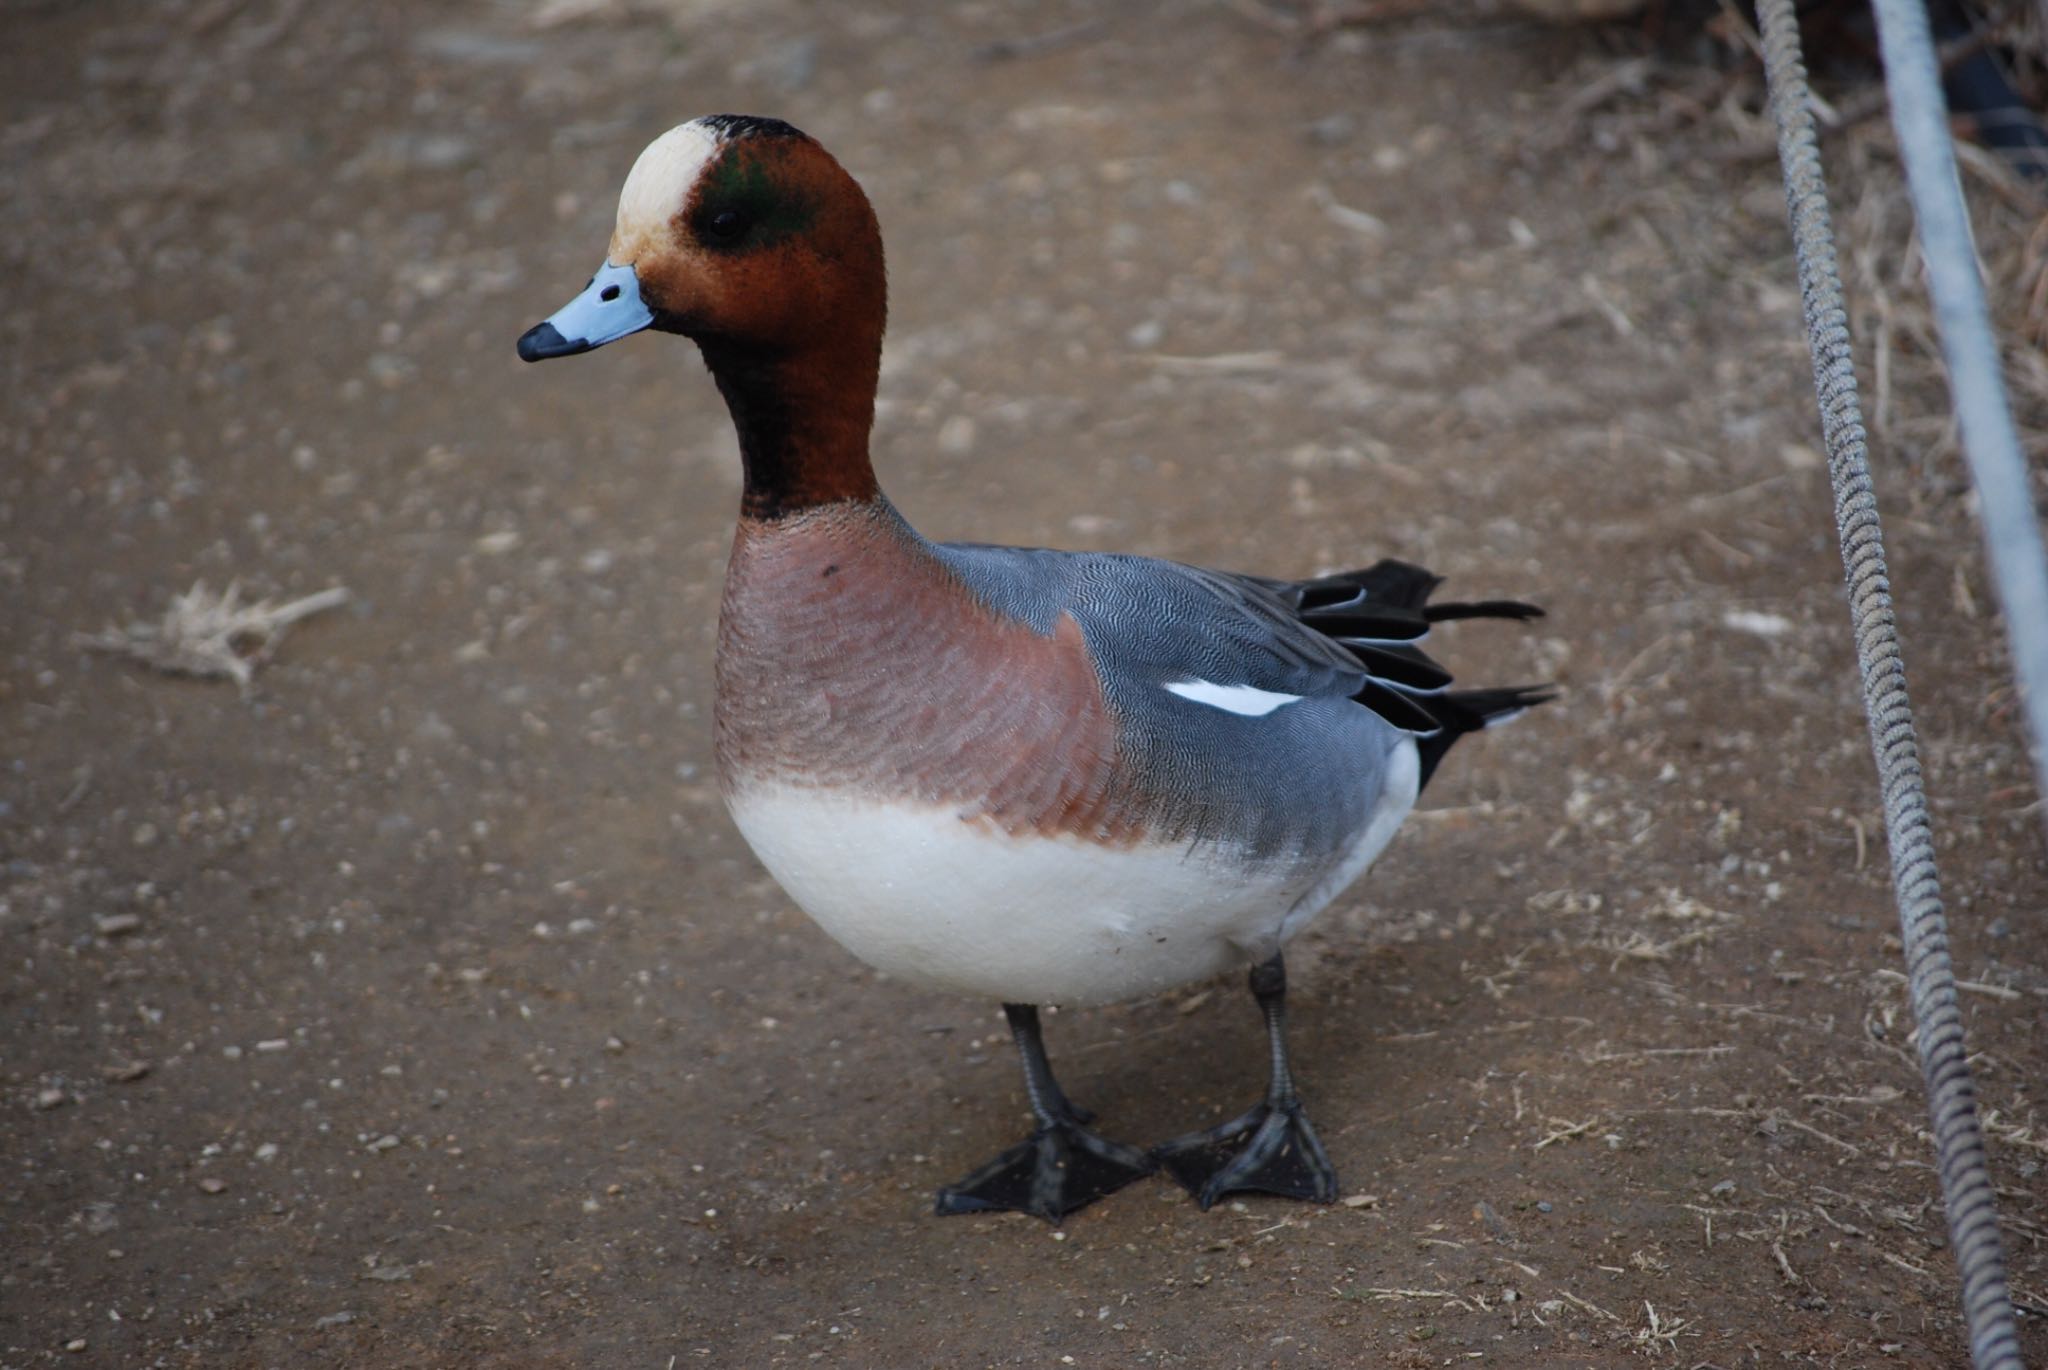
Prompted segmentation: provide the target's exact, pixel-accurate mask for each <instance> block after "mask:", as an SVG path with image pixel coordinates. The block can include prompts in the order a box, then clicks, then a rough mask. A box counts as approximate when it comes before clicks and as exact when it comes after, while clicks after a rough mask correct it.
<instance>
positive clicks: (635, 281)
mask: <svg viewBox="0 0 2048 1370" xmlns="http://www.w3.org/2000/svg"><path fill="white" fill-rule="evenodd" d="M653 322H654V311H653V310H651V309H649V308H648V307H647V304H646V302H645V301H643V300H642V299H641V298H640V278H639V277H637V276H635V275H634V274H633V268H632V267H630V266H613V265H612V264H611V263H610V262H606V263H605V264H604V265H603V266H601V267H599V268H598V269H597V274H596V275H595V276H592V277H591V278H590V284H589V285H586V286H584V287H583V290H582V293H581V294H579V295H577V297H576V298H575V299H573V300H571V301H569V303H567V304H565V305H563V306H562V307H561V308H560V309H558V310H556V311H555V312H554V313H553V314H552V315H550V316H549V317H548V319H547V320H546V322H544V323H537V324H535V325H534V326H533V327H531V328H529V329H527V330H526V332H525V333H523V334H521V335H520V338H519V359H520V360H521V361H529V362H538V361H546V360H547V359H548V358H549V357H573V356H574V355H576V354H577V353H578V352H588V351H589V350H590V349H591V348H593V347H603V346H604V345H605V344H606V343H608V342H617V341H618V340H619V339H620V338H623V337H625V336H626V335H627V334H629V333H638V332H639V331H640V330H641V329H643V328H646V327H647V326H648V325H650V324H652V323H653Z"/></svg>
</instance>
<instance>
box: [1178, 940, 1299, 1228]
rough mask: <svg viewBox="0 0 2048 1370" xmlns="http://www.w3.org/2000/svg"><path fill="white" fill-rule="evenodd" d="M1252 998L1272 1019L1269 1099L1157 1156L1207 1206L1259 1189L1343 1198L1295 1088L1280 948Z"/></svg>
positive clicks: (1260, 970)
mask: <svg viewBox="0 0 2048 1370" xmlns="http://www.w3.org/2000/svg"><path fill="white" fill-rule="evenodd" d="M1251 991H1252V997H1253V998H1254V999H1256V1000H1257V1001H1258V1005H1259V1012H1260V1014H1261V1015H1262V1016H1263V1017H1264V1018H1265V1020H1266V1046H1267V1049H1268V1051H1269V1053H1270V1055H1271V1058H1272V1068H1273V1079H1272V1083H1271V1084H1270V1085H1268V1086H1267V1088H1266V1099H1265V1102H1264V1103H1262V1104H1259V1105H1258V1106H1257V1107H1255V1108H1253V1109H1252V1110H1251V1111H1250V1112H1248V1113H1246V1114H1244V1115H1243V1116H1241V1117H1237V1118H1233V1119H1231V1120H1230V1121H1229V1122H1227V1123H1223V1124H1221V1125H1219V1126H1217V1127H1212V1128H1209V1129H1208V1130H1207V1131H1204V1132H1191V1133H1189V1134H1188V1135H1187V1136H1185V1137H1176V1138H1174V1139H1173V1140H1172V1141H1170V1142H1166V1143H1164V1144H1163V1145H1160V1146H1156V1147H1154V1148H1152V1156H1153V1159H1155V1160H1157V1161H1158V1162H1159V1163H1160V1165H1162V1166H1164V1167H1165V1168H1166V1173H1167V1174H1169V1175H1171V1176H1173V1178H1174V1179H1175V1180H1178V1181H1179V1182H1180V1184H1181V1187H1182V1188H1184V1189H1186V1190H1187V1191H1188V1193H1190V1194H1192V1195H1194V1196H1195V1202H1196V1203H1199V1204H1200V1205H1201V1206H1202V1207H1203V1208H1205V1209H1206V1208H1208V1207H1209V1206H1210V1205H1212V1204H1214V1203H1215V1202H1216V1201H1217V1200H1218V1199H1220V1198H1222V1197H1223V1196H1224V1195H1225V1194H1234V1193H1239V1192H1245V1191H1252V1192H1257V1193H1261V1194H1278V1195H1281V1196H1282V1197H1284V1198H1289V1199H1307V1200H1309V1201H1311V1202H1313V1203H1325V1204H1326V1203H1332V1202H1334V1201H1335V1200H1336V1198H1337V1172H1336V1170H1335V1168H1333V1167H1332V1166H1331V1165H1330V1158H1329V1157H1328V1156H1327V1155H1325V1154H1324V1152H1323V1144H1322V1142H1321V1141H1320V1140H1319V1139H1318V1138H1317V1137H1316V1130H1315V1129H1314V1128H1313V1127H1311V1126H1310V1125H1309V1121H1308V1114H1307V1113H1306V1112H1305V1111H1303V1109H1302V1106H1301V1096H1300V1095H1299V1094H1297V1093H1295V1090H1294V1072H1293V1069H1292V1068H1291V1067H1290V1066H1289V1064H1288V1060H1287V967H1286V965H1285V964H1284V963H1283V962H1282V961H1281V959H1280V956H1279V954H1278V953H1275V954H1274V956H1273V958H1272V959H1271V960H1269V961H1264V962H1261V963H1260V964H1259V965H1256V966H1254V967H1252V973H1251Z"/></svg>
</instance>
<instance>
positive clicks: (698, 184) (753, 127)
mask: <svg viewBox="0 0 2048 1370" xmlns="http://www.w3.org/2000/svg"><path fill="white" fill-rule="evenodd" d="M885 301H886V291H885V286H884V279H883V268H882V236H881V231H880V229H879V228H878V227H877V226H876V223H875V213H874V210H873V209H872V208H871V207H870V206H869V204H868V199H867V196H866V195H864V194H863V193H862V192H861V189H860V186H859V185H858V184H857V183H856V182H855V181H854V179H853V177H851V176H849V175H848V174H847V173H846V170H845V169H844V168H843V167H841V166H840V165H839V163H838V162H837V161H835V160H834V159H833V157H832V154H831V153H829V152H827V151H825V149H824V148H822V147H820V146H819V145H818V144H817V143H816V142H815V141H813V140H812V139H811V138H809V137H808V136H806V135H805V134H803V133H800V132H798V131H797V130H796V129H794V128H792V127H790V126H789V125H788V124H785V123H783V122H782V121H781V120H779V119H762V118H756V117H753V116H750V115H736V114H712V115H706V116H705V117H703V118H701V119H692V120H691V121H690V122H689V123H686V124H679V125H677V126H676V127H675V128H672V129H670V130H669V131H668V132H667V133H664V134H662V135H661V136H660V137H659V138H657V139H655V140H654V141H653V142H652V143H650V144H648V146H647V149H646V150H645V151H644V152H642V153H641V154H640V157H639V160H638V161H636V162H634V163H633V170H632V172H631V173H630V174H628V176H627V177H626V185H625V189H624V190H622V191H621V192H620V194H619V215H618V221H617V225H616V227H615V228H614V229H613V230H612V241H611V249H610V251H609V252H607V253H606V254H605V262H604V265H603V266H601V267H600V268H599V269H598V272H597V274H596V275H594V276H592V277H591V278H590V281H589V283H588V284H587V285H585V286H584V288H583V291H582V293H581V294H579V295H577V296H576V298H575V299H573V300H571V301H569V303H568V304H566V305H564V306H563V307H562V308H561V309H559V310H557V311H556V312H555V314H554V315H553V316H552V317H550V318H549V319H548V320H547V321H546V322H545V323H540V324H536V325H534V326H533V327H532V328H530V329H528V330H527V331H526V333H525V335H524V336H522V337H521V338H520V339H519V355H520V357H521V358H523V359H524V360H526V361H530V362H537V361H543V360H545V359H547V358H550V357H566V356H571V355H573V354H575V353H578V352H588V351H590V350H591V349H592V348H594V347H602V346H603V345H604V344H606V343H608V342H615V341H617V340H618V339H620V338H623V337H626V336H627V335H629V334H632V333H637V332H639V331H640V330H642V329H645V328H653V329H659V330H662V331H666V332H671V333H683V334H687V335H688V336H690V337H692V338H694V339H696V340H697V341H698V342H699V343H700V344H702V345H703V346H704V348H705V351H706V355H707V357H709V356H711V355H712V353H713V350H714V349H718V350H721V351H728V352H738V353H740V354H743V355H747V356H751V357H756V358H760V359H763V360H768V359H773V358H777V357H787V356H789V355H791V354H794V353H807V352H818V351H825V350H829V351H832V352H834V353H836V354H838V356H839V357H840V358H841V359H845V358H846V354H847V353H848V352H849V351H850V352H851V353H852V354H853V356H854V357H855V358H857V359H858V360H859V363H860V364H862V365H863V369H865V366H866V365H870V364H873V363H876V362H878V361H879V358H880V353H881V338H882V322H883V316H884V311H885V309H886V302H885ZM713 364H714V369H716V368H717V360H716V359H715V358H714V359H713Z"/></svg>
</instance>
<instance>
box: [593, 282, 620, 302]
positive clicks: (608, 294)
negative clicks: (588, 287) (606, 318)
mask: <svg viewBox="0 0 2048 1370" xmlns="http://www.w3.org/2000/svg"><path fill="white" fill-rule="evenodd" d="M597 298H599V299H600V300H603V301H604V302H605V303H606V304H610V303H611V302H612V301H613V300H616V299H617V298H619V288H618V287H617V286H615V285H608V286H606V287H605V288H604V289H602V290H600V291H598V292H597Z"/></svg>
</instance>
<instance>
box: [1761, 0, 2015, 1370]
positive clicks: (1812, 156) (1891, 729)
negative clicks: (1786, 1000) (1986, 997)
mask: <svg viewBox="0 0 2048 1370" xmlns="http://www.w3.org/2000/svg"><path fill="white" fill-rule="evenodd" d="M1916 2H1917V0H1916ZM1792 6H1793V0H1760V3H1759V5H1758V11H1759V18H1760V19H1761V20H1762V27H1763V39H1764V64H1765V69H1766V71H1767V73H1768V75H1769V79H1770V92H1771V114H1772V117H1773V118H1774V119H1775V120H1776V121H1777V125H1778V157H1779V160H1780V162H1781V163H1782V165H1783V167H1784V173H1785V201H1786V206H1787V208H1788V210H1789V211H1790V217H1791V222H1792V239H1793V244H1794V246H1795V248H1796V249H1797V252H1798V257H1799V288H1800V293H1801V294H1802V296H1803V297H1804V298H1805V301H1806V331H1807V341H1808V344H1809V345H1810V347H1811V350H1812V354H1813V379H1814V388H1815V390H1816V391H1817V392H1818V393H1819V397H1820V421H1821V432H1822V434H1823V436H1824V437H1825V438H1826V440H1827V449H1828V474H1829V476H1830V477H1831V479H1832V480H1833V482H1834V491H1835V527H1836V531H1837V532H1838V533H1839V535H1840V537H1841V544H1842V565H1843V568H1844V570H1845V572H1846V574H1847V578H1848V584H1849V607H1850V613H1851V617H1852V619H1853V621H1854V624H1855V630H1856V659H1857V662H1858V664H1859V665H1860V666H1861V668H1862V673H1863V707H1864V712H1865V714H1866V715H1867V716H1868V718H1869V720H1870V745H1871V750H1872V751H1873V752H1874V753H1875V754H1876V757H1877V770H1878V777H1879V781H1880V783H1881V785H1882V787H1883V790H1884V820H1885V835H1886V840H1887V842H1888V844H1889V845H1890V847H1891V855H1892V890H1893V894H1894V896H1895V898H1896V899H1897V901H1898V906H1899V925H1900V928H1901V931H1902V932H1903V934H1904V938H1905V950H1906V967H1907V970H1908V972H1909V976H1908V982H1909V985H1910V992H1911V996H1912V1000H1913V1015H1914V1018H1915V1019H1916V1021H1917V1022H1918V1023H1919V1029H1920V1031H1919V1043H1920V1073H1921V1076H1922V1078H1923V1080H1924V1081H1925V1083H1926V1088H1927V1099H1928V1108H1929V1111H1930V1113H1931V1114H1932V1116H1933V1119H1934V1146H1935V1158H1936V1165H1937V1168H1938V1170H1939V1173H1940V1176H1941V1190H1942V1198H1943V1201H1944V1203H1945V1205H1946V1207H1947V1210H1948V1227H1949V1240H1950V1243H1951V1245H1952V1246H1953V1247H1954V1250H1955V1257H1956V1265H1957V1266H1958V1268H1959V1269H1960V1270H1961V1272H1962V1280H1963V1315H1964V1318H1965V1319H1966V1320H1967V1322H1968V1325H1969V1334H1970V1354H1971V1356H1972V1358H1973V1359H1974V1361H1975V1363H1976V1365H1977V1366H1978V1367H1980V1370H1986V1368H1988V1367H1998V1370H2007V1367H2011V1370H2018V1368H2019V1367H2020V1351H2019V1330H2018V1327H2017V1325H2016V1321H2015V1317H2014V1313H2013V1307H2012V1298H2011V1295H2010V1293H2009V1292H2008V1290H2007V1288H2006V1283H2005V1256H2004V1253H2003V1251H2002V1250H2001V1249H2000V1245H1999V1235H1998V1219H1997V1215H1996V1213H1995V1212H1994V1210H1993V1190H1992V1184H1991V1175H1990V1171H1989V1170H1988V1169H1987V1168H1986V1166H1985V1159H1984V1134H1983V1131H1982V1129H1981V1128H1980V1127H1979V1126H1978V1122H1977V1088H1976V1082H1975V1081H1974V1080H1973V1079H1972V1078H1971V1076H1970V1067H1969V1064H1968V1061H1967V1053H1966V1052H1965V1050H1964V1047H1963V1022H1962V1011H1961V1008H1960V1006H1959V1004H1958V1003H1957V1000H1956V985H1955V968H1954V966H1953V965H1952V964H1951V963H1950V960H1949V953H1948V925H1947V922H1946V920H1945V919H1944V918H1943V916H1942V907H1941V876H1940V873H1939V872H1938V871H1937V870H1936V868H1935V864H1934V836H1933V832H1932V829H1931V828H1930V826H1929V823H1928V817H1927V796H1926V793H1925V791H1924V790H1923V789H1922V787H1921V781H1920V754H1919V745H1918V743H1917V741H1916V740H1915V737H1914V730H1913V708H1912V703H1911V701H1910V700H1909V699H1908V698H1907V696H1906V679H1905V667H1904V664H1903V662H1902V661H1901V659H1900V655H1899V639H1898V633H1897V629H1896V626H1895V623H1894V619H1893V614H1892V598H1891V580H1890V576H1889V574H1888V573H1887V571H1886V569H1885V560H1884V541H1883V530H1882V528H1881V526H1880V524H1879V522H1878V514H1877V500H1876V498H1875V497H1874V495H1873V494H1872V491H1871V483H1870V464H1869V461H1868V458H1867V454H1866V452H1865V447H1864V432H1863V415H1862V408H1861V406H1860V404H1859V403H1858V401H1857V396H1856V370H1855V364H1854V360H1853V358H1852V357H1851V355H1850V351H1849V325H1848V319H1847V316H1846V315H1845V314H1844V312H1843V309H1842V283H1841V277H1840V274H1839V272H1838V271H1837V269H1836V264H1835V243H1834V231H1833V229H1832V227H1831V226H1830V223H1829V214H1828V201H1827V184H1826V182H1825V180H1824V179H1823V178H1822V176H1821V166H1820V149H1819V147H1818V146H1817V144H1816V143H1815V141H1814V133H1813V115H1812V113H1811V111H1810V110H1809V108H1808V100H1809V94H1808V90H1807V85H1806V69H1805V65H1804V63H1803V61H1802V60H1801V57H1800V52H1799V21H1798V19H1797V17H1796V16H1795V15H1794V13H1793V8H1792ZM1972 260H1973V261H1974V259H1972ZM1972 269H1973V270H1974V267H1973V268H1972Z"/></svg>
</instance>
